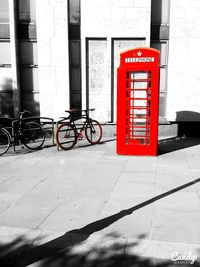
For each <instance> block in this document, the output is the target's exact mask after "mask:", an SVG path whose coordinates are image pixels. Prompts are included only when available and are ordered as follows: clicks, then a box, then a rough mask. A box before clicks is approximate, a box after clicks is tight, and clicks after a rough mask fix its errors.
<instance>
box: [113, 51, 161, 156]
mask: <svg viewBox="0 0 200 267" xmlns="http://www.w3.org/2000/svg"><path fill="white" fill-rule="evenodd" d="M120 59H121V60H120V67H119V68H118V70H117V153H118V154H122V155H152V156H155V155H157V144H158V110H159V74H160V73H159V61H160V53H159V51H158V50H155V49H152V48H137V49H132V50H128V51H126V52H123V53H121V58H120ZM135 76H139V78H137V77H135ZM140 76H141V77H140ZM144 76H145V77H144ZM136 83H137V84H140V85H141V88H140V86H139V87H138V88H137V85H136ZM144 85H145V86H144ZM142 86H144V88H143V87H142ZM139 94H141V95H143V96H142V97H141V96H139V97H138V95H139ZM136 95H137V96H136ZM144 95H145V97H144ZM137 101H140V102H137ZM135 103H143V105H141V104H140V105H139V104H137V105H135ZM140 112H141V113H140Z"/></svg>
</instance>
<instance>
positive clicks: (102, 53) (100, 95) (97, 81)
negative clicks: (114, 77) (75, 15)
mask: <svg viewBox="0 0 200 267" xmlns="http://www.w3.org/2000/svg"><path fill="white" fill-rule="evenodd" d="M86 48H87V51H86V57H87V58H86V61H87V66H86V69H87V74H86V75H87V86H86V87H87V88H86V95H87V107H88V108H95V117H96V118H97V120H100V121H109V120H110V103H111V102H110V101H111V91H110V87H108V86H107V84H109V81H108V71H110V68H109V65H108V61H107V40H106V39H105V38H92V39H87V43H86ZM102 103H103V108H102Z"/></svg>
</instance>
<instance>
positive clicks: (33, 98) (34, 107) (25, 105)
mask: <svg viewBox="0 0 200 267" xmlns="http://www.w3.org/2000/svg"><path fill="white" fill-rule="evenodd" d="M23 109H25V110H29V111H30V112H31V115H32V116H36V115H40V103H39V94H34V93H32V92H26V93H25V92H22V110H23Z"/></svg>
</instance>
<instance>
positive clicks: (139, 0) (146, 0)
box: [134, 0, 151, 8]
mask: <svg viewBox="0 0 200 267" xmlns="http://www.w3.org/2000/svg"><path fill="white" fill-rule="evenodd" d="M134 7H148V8H150V7H151V0H134Z"/></svg>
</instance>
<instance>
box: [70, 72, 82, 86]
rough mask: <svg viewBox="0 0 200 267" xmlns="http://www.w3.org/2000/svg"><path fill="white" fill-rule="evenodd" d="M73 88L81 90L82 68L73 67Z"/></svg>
mask: <svg viewBox="0 0 200 267" xmlns="http://www.w3.org/2000/svg"><path fill="white" fill-rule="evenodd" d="M71 90H72V91H80V90H81V71H80V69H71Z"/></svg>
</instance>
